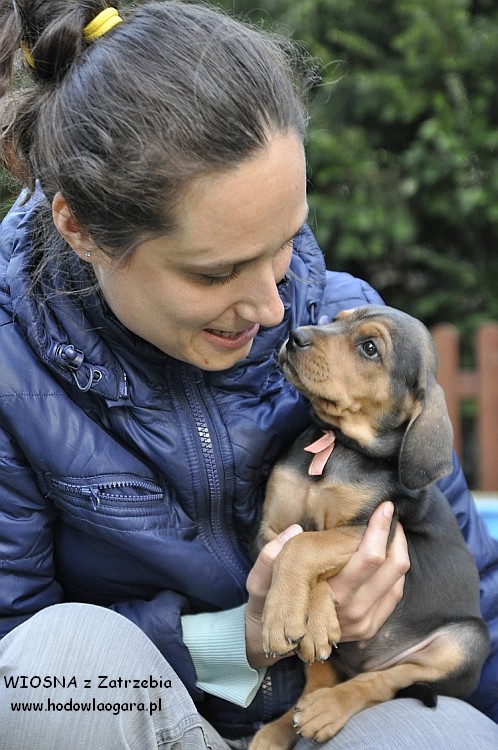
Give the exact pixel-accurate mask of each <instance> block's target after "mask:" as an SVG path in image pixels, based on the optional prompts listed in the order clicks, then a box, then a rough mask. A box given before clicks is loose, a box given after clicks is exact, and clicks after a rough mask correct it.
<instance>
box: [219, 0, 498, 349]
mask: <svg viewBox="0 0 498 750" xmlns="http://www.w3.org/2000/svg"><path fill="white" fill-rule="evenodd" d="M219 4H220V5H222V6H224V7H226V8H227V9H228V10H231V11H235V12H236V13H238V14H240V15H246V16H248V17H249V18H250V19H251V20H252V21H253V22H254V21H256V22H260V23H262V24H263V25H265V26H269V27H270V28H273V29H274V30H275V31H282V32H284V33H287V34H291V35H292V36H293V37H294V38H295V39H296V40H298V41H302V42H303V43H304V45H305V47H306V48H308V49H309V50H310V52H311V54H312V55H314V56H316V57H317V58H319V60H321V62H322V63H323V66H324V69H323V82H322V85H321V86H319V87H318V88H317V89H316V91H315V92H314V95H313V98H312V102H311V114H312V120H311V123H310V131H309V141H308V161H309V179H310V190H309V197H310V204H311V206H312V220H311V221H312V224H313V228H314V230H315V232H316V235H317V237H318V239H319V242H320V244H321V246H322V249H323V250H324V252H325V254H326V257H327V263H328V266H329V267H330V268H337V269H342V270H347V271H350V272H351V273H353V274H355V275H357V276H361V277H363V278H366V279H367V280H368V281H369V282H370V283H371V284H372V285H373V286H374V287H375V288H376V289H377V290H378V291H379V292H380V293H381V294H382V295H383V297H384V299H385V301H386V302H387V303H388V304H391V305H393V306H396V307H401V308H403V309H405V310H406V311H407V312H410V313H412V314H414V315H416V316H417V317H420V318H421V319H422V320H424V322H426V324H428V325H433V324H435V323H436V322H441V321H451V322H455V323H457V324H458V325H459V327H460V329H461V330H462V332H463V333H467V334H470V333H472V332H473V330H474V329H475V326H476V325H477V323H478V322H479V321H480V320H482V319H498V252H497V250H498V158H497V156H498V83H497V76H496V72H497V71H498V5H497V4H496V2H495V0H475V1H474V2H471V1H470V0H437V2H434V0H368V1H367V2H365V1H364V0H363V1H361V0H299V2H296V0H258V2H257V3H255V2H254V0H228V1H227V2H219ZM255 6H256V7H257V10H254V7H255ZM467 340H469V338H468V336H467Z"/></svg>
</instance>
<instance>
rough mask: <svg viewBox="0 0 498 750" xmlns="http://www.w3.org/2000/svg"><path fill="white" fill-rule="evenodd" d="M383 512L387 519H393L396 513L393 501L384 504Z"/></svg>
mask: <svg viewBox="0 0 498 750" xmlns="http://www.w3.org/2000/svg"><path fill="white" fill-rule="evenodd" d="M383 511H384V515H385V517H386V518H392V517H393V513H394V505H393V504H392V502H391V501H388V502H386V503H384V505H383Z"/></svg>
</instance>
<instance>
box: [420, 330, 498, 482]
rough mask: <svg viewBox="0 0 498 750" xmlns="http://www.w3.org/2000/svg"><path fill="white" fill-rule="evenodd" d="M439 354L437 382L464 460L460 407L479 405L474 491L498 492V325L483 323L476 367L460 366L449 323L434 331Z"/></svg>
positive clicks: (454, 334) (455, 335) (455, 334)
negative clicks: (466, 401) (466, 402)
mask: <svg viewBox="0 0 498 750" xmlns="http://www.w3.org/2000/svg"><path fill="white" fill-rule="evenodd" d="M432 335H433V336H434V340H435V342H436V346H437V349H438V354H439V374H438V381H439V382H440V384H441V385H442V387H443V388H444V391H445V395H446V402H447V404H448V412H449V415H450V419H451V421H452V424H453V429H454V431H455V449H456V451H457V453H458V455H459V456H460V458H462V426H461V413H460V405H461V401H462V400H463V399H472V400H475V401H476V402H477V425H476V439H477V467H476V482H475V485H476V486H474V487H473V489H476V490H483V491H489V492H497V491H498V323H484V324H482V325H481V326H480V328H479V329H478V331H477V334H476V342H475V368H474V369H473V370H463V369H461V367H460V341H459V335H458V332H457V330H456V328H455V327H454V326H452V325H449V324H442V325H438V326H436V327H435V328H433V329H432Z"/></svg>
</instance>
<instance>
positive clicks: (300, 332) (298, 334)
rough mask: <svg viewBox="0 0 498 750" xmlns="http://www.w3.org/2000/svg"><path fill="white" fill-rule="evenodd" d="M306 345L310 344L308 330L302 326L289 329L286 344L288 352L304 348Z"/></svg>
mask: <svg viewBox="0 0 498 750" xmlns="http://www.w3.org/2000/svg"><path fill="white" fill-rule="evenodd" d="M308 346H311V336H310V334H309V333H308V331H306V330H304V329H303V328H296V329H295V330H294V331H291V333H290V336H289V338H288V340H287V344H286V349H287V351H288V352H295V351H298V350H299V349H306V347H308Z"/></svg>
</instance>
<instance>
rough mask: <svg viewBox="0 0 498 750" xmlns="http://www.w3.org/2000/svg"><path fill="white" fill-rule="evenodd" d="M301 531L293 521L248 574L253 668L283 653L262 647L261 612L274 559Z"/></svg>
mask: <svg viewBox="0 0 498 750" xmlns="http://www.w3.org/2000/svg"><path fill="white" fill-rule="evenodd" d="M301 532H302V528H301V526H298V525H297V524H294V525H293V526H289V528H288V529H285V531H283V532H282V533H281V534H280V536H278V537H277V538H276V539H273V540H272V541H271V542H268V544H266V545H265V546H264V547H263V549H262V550H261V552H260V553H259V556H258V559H257V560H256V562H255V563H254V566H253V568H252V570H251V571H250V573H249V576H248V578H247V590H248V592H249V599H248V602H247V605H246V653H247V661H248V662H249V664H250V665H251V667H253V668H254V669H261V668H262V667H269V666H271V665H272V664H275V662H276V661H278V659H279V658H280V659H281V658H283V657H267V656H266V654H265V653H264V651H263V645H262V637H261V616H262V614H263V609H264V606H265V601H266V595H267V593H268V591H269V590H270V585H271V576H272V569H273V563H274V562H275V559H276V557H277V555H278V553H279V552H280V550H281V549H282V547H283V546H284V544H285V542H286V541H287V540H288V539H290V538H291V537H293V536H296V534H300V533H301Z"/></svg>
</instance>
